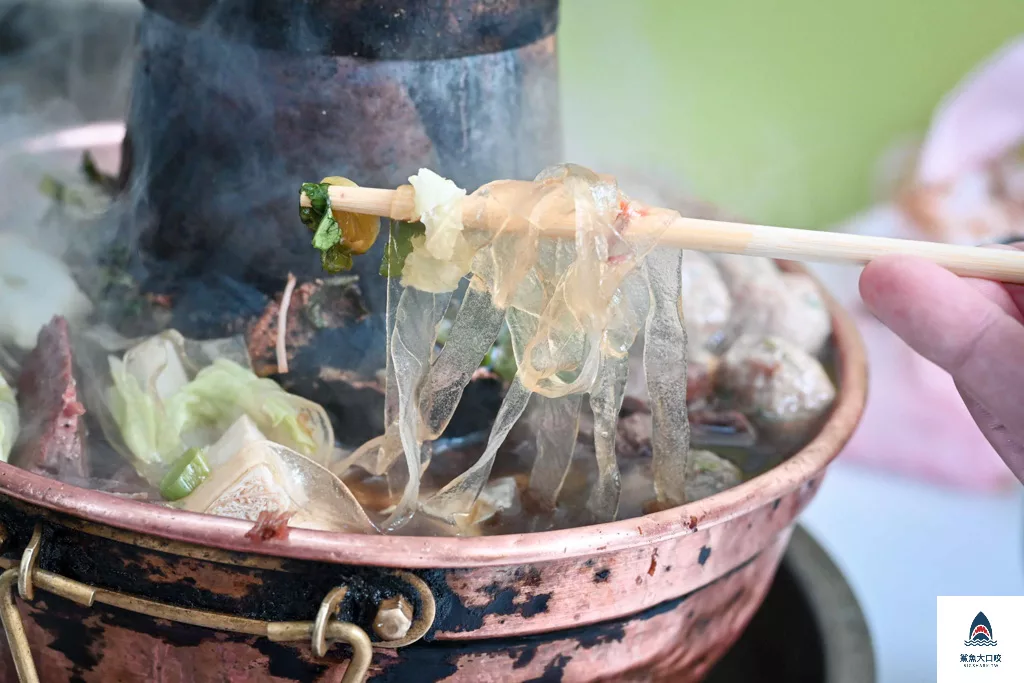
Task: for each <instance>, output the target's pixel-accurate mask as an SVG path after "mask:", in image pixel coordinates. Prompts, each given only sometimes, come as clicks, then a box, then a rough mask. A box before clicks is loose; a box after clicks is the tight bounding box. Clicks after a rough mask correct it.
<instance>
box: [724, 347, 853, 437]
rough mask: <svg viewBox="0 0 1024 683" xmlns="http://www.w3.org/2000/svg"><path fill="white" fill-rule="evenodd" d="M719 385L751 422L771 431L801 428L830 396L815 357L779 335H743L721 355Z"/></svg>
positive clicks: (823, 407)
mask: <svg viewBox="0 0 1024 683" xmlns="http://www.w3.org/2000/svg"><path fill="white" fill-rule="evenodd" d="M718 381H719V387H720V388H721V390H722V391H723V392H725V393H726V395H727V396H728V400H729V402H730V403H731V404H732V405H733V406H734V407H735V408H736V409H737V410H739V411H740V412H742V413H745V414H747V415H748V416H750V418H751V420H753V421H754V423H755V424H756V425H758V426H759V427H762V428H763V429H765V430H766V431H768V432H769V433H772V434H775V435H777V436H781V435H786V434H796V433H798V432H799V433H803V431H804V428H805V427H806V425H807V423H808V422H809V421H812V420H815V419H817V418H818V417H819V416H820V415H821V414H822V413H824V412H825V411H826V410H827V409H828V408H829V406H831V404H832V401H833V400H834V399H835V396H836V390H835V387H834V386H833V384H832V381H831V380H830V379H829V377H828V375H827V374H826V373H825V369H824V368H823V367H822V366H821V363H819V362H818V360H817V359H816V358H814V357H813V356H811V355H810V354H808V353H807V352H806V351H804V350H803V349H801V348H800V347H798V346H797V345H796V344H794V343H792V342H790V341H787V340H785V339H782V338H780V337H771V336H765V335H752V334H751V335H744V336H742V337H740V338H739V339H737V340H736V341H735V342H734V343H733V345H732V346H731V347H730V349H729V351H728V352H727V353H726V354H725V355H724V356H723V357H722V366H721V368H720V369H719V373H718Z"/></svg>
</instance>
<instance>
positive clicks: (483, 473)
mask: <svg viewBox="0 0 1024 683" xmlns="http://www.w3.org/2000/svg"><path fill="white" fill-rule="evenodd" d="M530 395H531V394H530V391H529V390H528V389H527V388H526V387H524V386H523V385H522V383H521V382H520V381H519V379H518V378H517V379H515V380H513V381H512V384H511V385H510V386H509V388H508V393H506V394H505V400H504V401H502V403H501V408H500V409H499V410H498V417H497V419H496V420H495V421H494V426H493V427H492V428H491V435H490V437H489V438H488V440H487V448H486V450H484V453H483V455H481V456H480V459H479V460H477V461H476V462H475V463H473V466H472V467H470V468H469V469H468V470H466V471H465V472H463V473H462V474H460V475H459V476H457V477H456V478H455V479H453V480H452V481H450V482H449V483H448V484H447V485H446V486H445V487H444V488H443V489H441V490H440V491H438V492H437V493H435V494H434V495H433V496H432V497H431V498H430V499H429V500H427V501H426V502H424V503H423V505H422V508H423V510H424V512H426V513H427V514H429V515H432V516H434V517H438V518H440V519H443V520H445V521H447V522H448V523H450V524H455V523H456V520H457V518H458V517H459V516H462V515H467V514H469V513H470V511H471V510H472V508H473V505H474V504H475V503H476V499H477V497H478V496H479V495H480V491H481V490H482V489H483V487H484V485H485V484H486V483H487V478H488V477H490V475H491V467H492V466H493V465H494V458H495V456H496V455H497V454H498V449H499V448H501V446H502V444H503V443H505V437H507V436H508V433H509V431H510V430H511V429H512V427H513V425H515V423H516V421H518V420H519V417H520V416H521V415H522V414H523V411H524V410H526V405H527V403H529V401H530Z"/></svg>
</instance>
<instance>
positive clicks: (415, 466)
mask: <svg viewBox="0 0 1024 683" xmlns="http://www.w3.org/2000/svg"><path fill="white" fill-rule="evenodd" d="M451 299H452V292H445V293H443V294H431V293H429V292H422V291H420V290H418V289H415V288H413V287H406V288H405V289H404V290H403V291H402V296H401V298H400V300H399V302H398V308H397V310H396V311H395V331H394V333H393V334H392V338H391V358H392V361H393V365H394V370H395V383H394V387H395V390H397V392H398V433H399V436H400V441H401V446H402V450H403V451H404V453H405V462H406V466H407V470H408V476H409V479H408V481H407V482H406V484H405V491H404V492H403V494H402V499H401V501H399V503H398V505H397V507H396V508H395V510H394V512H392V513H391V516H390V517H388V519H387V521H385V523H384V524H385V526H386V527H388V528H389V529H391V530H394V529H396V528H398V527H399V526H402V525H403V524H405V523H406V522H407V521H408V520H409V517H411V516H412V514H413V512H414V511H415V509H416V501H417V498H418V496H419V488H420V473H421V466H422V464H423V454H422V449H423V437H422V436H421V435H420V434H419V427H420V420H419V414H418V412H417V404H418V400H417V397H418V390H419V386H420V382H421V381H422V380H423V377H424V375H425V374H426V371H427V368H428V367H429V365H430V356H431V353H432V351H433V348H434V343H435V340H436V339H437V325H438V323H439V322H440V321H441V318H442V317H443V316H444V313H445V311H446V310H448V304H449V303H451ZM387 391H388V392H389V393H390V392H391V391H392V385H388V387H387ZM388 445H389V440H388V439H387V438H386V436H385V439H384V446H388ZM392 457H393V456H392Z"/></svg>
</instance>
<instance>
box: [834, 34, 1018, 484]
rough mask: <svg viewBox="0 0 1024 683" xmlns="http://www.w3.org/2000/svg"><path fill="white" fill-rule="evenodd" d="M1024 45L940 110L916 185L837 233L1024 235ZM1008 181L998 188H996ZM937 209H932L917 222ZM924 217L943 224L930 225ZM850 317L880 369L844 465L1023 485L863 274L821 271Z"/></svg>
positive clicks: (990, 64)
mask: <svg viewBox="0 0 1024 683" xmlns="http://www.w3.org/2000/svg"><path fill="white" fill-rule="evenodd" d="M1022 142H1024V38H1022V39H1019V40H1016V41H1014V42H1012V43H1010V44H1009V45H1007V46H1006V47H1004V48H1003V49H1002V50H1000V51H999V52H998V53H997V54H996V55H995V56H994V57H993V58H992V59H990V60H988V61H987V62H986V63H985V64H984V65H982V66H981V67H980V68H979V69H977V70H975V71H974V72H973V73H971V74H970V75H969V76H968V77H967V78H966V79H965V80H964V82H962V83H961V84H960V85H959V86H958V87H957V88H956V89H955V90H954V92H953V93H951V95H950V96H949V97H948V98H946V100H945V101H944V102H943V103H942V104H941V105H940V107H939V108H938V109H937V111H936V115H935V118H934V120H933V122H932V126H931V129H930V130H929V133H928V136H927V138H926V140H925V142H924V144H923V146H922V147H921V149H920V151H919V154H918V157H917V167H916V169H915V173H914V176H913V177H912V178H910V179H909V181H910V185H911V186H910V187H909V188H904V194H903V195H902V196H901V199H900V200H899V202H898V203H893V204H888V205H884V206H878V207H875V208H873V209H871V210H869V211H866V212H864V213H863V214H861V215H858V216H856V217H855V218H854V219H852V220H851V221H849V222H848V223H847V224H845V225H843V226H840V227H839V228H838V229H839V230H840V231H844V232H852V233H858V234H868V235H886V236H891V237H904V238H911V239H944V240H945V241H949V242H960V243H974V242H977V241H983V242H984V241H990V240H992V241H995V240H1000V239H1003V238H1005V237H1007V236H1012V235H1024V198H1022V197H1020V196H1019V194H1018V195H1016V196H1015V195H1014V192H1012V191H1011V192H1007V190H1006V188H1007V182H1006V180H1005V179H1006V178H1007V177H1009V176H1008V175H1006V174H1007V168H1008V166H1010V167H1013V170H1012V171H1011V174H1016V176H1015V177H1020V174H1021V173H1024V157H1019V156H1018V157H1016V158H1015V157H1014V156H1013V154H1014V153H1015V152H1016V151H1017V150H1018V148H1019V147H1020V145H1021V143H1022ZM997 174H1003V175H1001V176H999V181H998V182H997V180H996V175H997ZM915 201H916V202H917V204H916V206H917V207H918V208H920V207H921V206H923V205H924V204H922V203H921V202H922V201H924V202H927V205H926V206H927V211H925V212H923V213H920V212H919V213H915V212H914V210H913V207H914V206H915V204H914V202H915ZM922 216H926V217H929V218H930V219H932V220H934V222H935V223H938V224H940V225H941V229H938V230H937V229H936V225H935V224H932V225H923V224H921V222H922V221H921V218H922ZM814 270H815V271H816V272H817V274H818V275H819V277H821V279H822V280H823V282H824V283H825V285H826V287H828V288H829V290H830V291H831V292H832V293H833V294H834V295H835V296H836V297H837V298H838V299H839V300H840V301H841V302H842V303H843V304H844V305H845V306H846V307H847V308H848V309H849V310H850V311H851V313H852V314H853V316H854V318H855V320H856V322H857V326H858V328H859V329H860V331H861V334H862V335H863V337H864V342H865V345H866V347H867V352H868V360H869V366H870V369H869V390H868V403H867V408H866V410H865V414H864V418H863V421H862V423H861V425H860V427H859V428H858V430H857V432H856V434H855V435H854V437H853V439H852V440H851V442H850V444H849V446H848V447H847V449H846V450H845V451H844V453H843V455H842V457H843V458H844V459H845V460H846V461H849V462H857V463H862V464H865V465H868V466H872V467H878V468H881V469H885V470H888V471H892V472H898V473H901V474H905V475H909V476H914V477H919V478H922V479H926V480H929V481H932V482H935V483H940V484H945V485H949V486H954V487H958V488H966V489H973V490H990V491H991V490H1000V489H1004V488H1008V487H1011V486H1013V485H1014V484H1015V482H1016V478H1015V477H1014V476H1013V474H1012V473H1011V472H1010V470H1009V468H1007V467H1006V465H1005V464H1004V463H1003V461H1002V460H1001V459H1000V458H999V456H998V455H997V454H996V453H995V451H994V450H993V449H992V447H991V446H990V445H989V443H988V441H987V440H986V439H985V438H984V437H983V436H982V435H981V432H980V431H979V430H978V428H977V425H975V423H974V420H973V419H972V418H971V416H970V414H969V413H968V412H967V408H966V407H965V406H964V403H963V401H962V400H961V398H960V395H959V394H958V393H957V391H956V388H955V386H954V385H953V381H952V379H951V378H950V377H949V375H947V374H946V373H945V372H943V371H942V370H941V369H939V368H938V367H937V366H935V365H934V364H932V363H931V362H929V361H927V360H925V359H924V358H922V357H921V356H919V355H918V354H916V353H915V352H914V351H912V350H910V348H908V347H907V346H906V345H905V344H904V343H903V342H902V341H901V340H900V339H899V338H898V337H896V336H895V335H894V334H893V333H892V332H890V331H889V330H888V329H886V328H885V327H883V326H882V324H881V323H879V322H878V321H877V320H875V319H874V317H873V316H872V315H871V314H870V313H868V312H867V310H866V309H865V308H864V305H863V303H862V302H861V301H860V296H859V293H858V289H857V280H858V276H859V274H860V269H859V268H849V267H842V266H815V267H814ZM1022 360H1024V359H1022Z"/></svg>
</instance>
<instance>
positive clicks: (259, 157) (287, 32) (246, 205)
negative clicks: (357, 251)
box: [122, 0, 561, 419]
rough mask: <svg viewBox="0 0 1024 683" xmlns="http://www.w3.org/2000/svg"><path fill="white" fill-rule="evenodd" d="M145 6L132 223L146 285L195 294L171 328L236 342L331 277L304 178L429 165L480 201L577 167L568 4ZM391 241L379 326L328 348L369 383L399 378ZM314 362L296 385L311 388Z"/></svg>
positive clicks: (392, 180) (131, 126) (373, 180)
mask: <svg viewBox="0 0 1024 683" xmlns="http://www.w3.org/2000/svg"><path fill="white" fill-rule="evenodd" d="M143 4H144V5H145V8H146V9H145V12H144V14H143V17H142V19H141V23H140V27H139V35H138V58H137V62H136V67H135V72H134V77H133V84H132V93H131V103H130V108H129V113H128V116H127V136H126V140H125V149H124V152H125V154H124V159H125V162H124V167H123V169H122V183H123V185H124V189H125V191H126V193H127V196H128V198H129V200H130V202H129V203H130V206H131V209H130V212H129V221H128V222H127V225H130V226H132V230H134V231H135V233H136V234H135V235H134V238H135V239H137V241H138V244H139V246H140V250H139V251H140V252H141V255H142V260H143V262H144V265H145V268H144V269H143V272H144V276H143V277H142V279H143V281H144V287H145V288H148V289H149V290H150V291H163V292H168V293H171V294H172V295H173V294H175V293H177V294H179V296H172V297H170V299H171V300H172V301H173V302H174V304H173V305H174V306H175V311H174V319H173V320H172V325H173V326H174V327H176V328H177V329H179V330H180V331H181V332H183V333H184V334H186V336H191V337H213V336H219V335H224V334H234V333H237V332H238V331H239V330H240V329H246V325H247V323H246V319H248V320H251V319H253V318H257V317H259V314H260V312H261V311H262V310H263V308H264V305H265V302H266V301H267V300H269V299H272V298H273V297H275V296H276V295H277V294H278V293H280V292H281V290H282V289H283V288H284V283H285V280H286V277H287V275H288V273H294V274H295V275H296V276H297V277H298V278H299V282H300V283H301V282H302V281H303V279H306V280H309V279H312V278H316V277H322V276H323V273H322V271H321V270H320V263H319V258H318V255H317V253H316V252H315V251H314V250H313V249H312V248H311V247H310V235H309V233H308V232H307V231H306V230H305V228H304V227H303V226H302V224H301V223H300V222H299V218H298V191H299V186H300V184H301V183H302V182H308V181H319V180H320V179H321V178H322V177H325V176H329V175H341V176H345V177H348V178H351V179H352V180H354V181H355V182H357V183H358V184H360V185H364V186H379V187H394V186H397V185H400V184H403V183H406V182H408V177H409V176H410V175H412V174H415V173H416V172H417V171H418V170H419V169H420V168H421V167H427V168H430V169H432V170H435V171H437V172H438V173H441V174H442V175H444V176H447V177H449V178H451V179H452V180H453V181H454V182H455V183H457V184H458V185H459V186H461V187H466V188H468V189H469V190H472V189H475V188H476V187H478V186H479V185H481V184H483V183H486V182H488V181H490V180H494V179H498V178H532V177H533V176H534V175H535V174H536V173H537V172H538V171H540V170H541V169H542V168H544V167H545V166H548V165H550V164H553V163H557V162H559V161H561V158H560V157H561V131H560V121H559V105H558V103H559V93H558V74H557V62H556V49H555V44H556V36H555V29H556V26H557V22H558V2H557V0H487V1H484V0H417V1H416V2H408V1H407V0H376V1H374V2H369V1H367V0H330V1H327V0H299V1H295V0H291V1H289V2H285V1H284V0H143ZM385 241H386V240H384V239H378V241H377V244H376V245H375V247H374V249H373V250H372V251H371V252H370V253H369V254H368V255H366V256H363V257H360V258H358V259H356V265H355V270H354V274H355V275H358V276H359V292H360V294H359V296H360V297H361V298H362V301H361V302H359V309H360V310H363V311H366V312H368V314H369V315H368V317H369V319H370V320H369V322H366V321H364V323H361V324H360V325H349V326H347V327H346V328H345V329H344V330H342V331H341V332H339V333H338V334H337V335H334V336H333V337H331V336H330V335H328V336H327V337H325V338H324V339H323V340H322V342H317V340H314V342H313V345H312V347H311V348H312V349H314V350H315V351H316V353H315V354H313V355H314V356H316V355H319V357H320V358H321V359H327V358H328V357H329V356H330V354H331V353H332V352H333V353H335V354H340V353H342V352H341V351H339V350H338V349H345V351H344V354H345V355H346V359H343V360H344V361H345V362H348V361H349V360H351V358H352V357H353V355H361V356H365V358H364V359H363V360H362V361H360V364H359V367H356V368H354V369H355V370H356V371H358V372H359V373H360V374H361V375H362V376H367V377H372V376H373V372H374V371H376V370H378V369H380V368H381V367H383V365H384V348H385V341H384V325H383V314H384V310H385V298H386V282H385V280H384V278H382V277H380V276H379V274H378V269H379V265H380V260H381V256H382V254H383V247H384V243H385ZM196 282H201V283H203V284H202V286H198V289H197V286H194V285H193V284H191V283H196ZM194 291H199V292H201V294H200V295H194V294H192V293H191V292H194ZM263 297H269V299H266V298H263ZM239 318H241V321H240V320H238V319H239ZM339 335H340V336H339ZM328 337H330V338H329V339H328ZM317 344H319V346H317ZM320 362H323V363H327V364H330V363H331V361H330V360H321V361H318V363H320ZM299 366H300V367H299V368H298V373H297V374H296V373H295V372H294V371H293V372H292V377H291V378H289V380H288V381H286V382H283V383H284V384H285V385H286V387H287V388H289V389H290V390H294V391H296V392H298V393H306V394H307V395H308V392H309V391H316V390H315V389H313V390H311V389H310V388H309V386H308V385H309V383H308V382H304V380H303V379H302V369H301V363H300V364H299ZM296 383H297V385H295V386H290V385H293V384H296ZM303 383H305V384H306V386H305V388H304V387H303V386H302V385H303ZM335 393H337V392H335ZM311 397H313V396H311ZM315 398H317V399H319V400H322V401H325V402H327V403H331V402H332V401H331V400H330V399H328V398H325V397H324V396H322V395H317V396H316V397H315ZM376 412H377V406H376V405H374V406H373V409H372V410H370V412H369V414H374V413H376ZM377 419H379V418H377Z"/></svg>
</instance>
